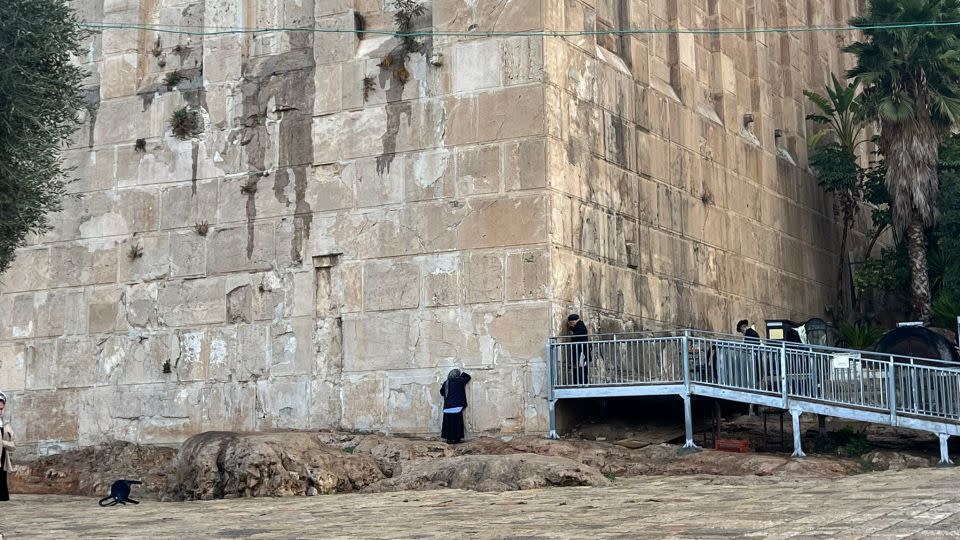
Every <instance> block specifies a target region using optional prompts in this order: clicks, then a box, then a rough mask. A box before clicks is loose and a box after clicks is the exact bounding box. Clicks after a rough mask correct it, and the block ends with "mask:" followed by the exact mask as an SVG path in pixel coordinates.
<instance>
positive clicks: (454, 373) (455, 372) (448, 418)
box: [440, 369, 470, 444]
mask: <svg viewBox="0 0 960 540" xmlns="http://www.w3.org/2000/svg"><path fill="white" fill-rule="evenodd" d="M468 382H470V374H469V373H465V372H462V371H460V370H459V369H452V370H450V373H449V374H447V380H446V381H444V382H443V384H442V385H440V395H441V396H443V426H442V427H441V428H440V437H442V438H443V439H444V440H445V441H447V442H448V443H450V444H456V443H459V442H461V441H463V431H464V425H463V410H464V409H466V408H467V383H468Z"/></svg>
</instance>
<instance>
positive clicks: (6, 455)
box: [0, 392, 17, 501]
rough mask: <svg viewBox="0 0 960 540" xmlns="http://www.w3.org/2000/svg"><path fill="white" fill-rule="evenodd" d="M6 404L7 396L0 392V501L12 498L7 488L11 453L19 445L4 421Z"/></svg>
mask: <svg viewBox="0 0 960 540" xmlns="http://www.w3.org/2000/svg"><path fill="white" fill-rule="evenodd" d="M6 405H7V396H6V394H4V393H3V392H0V433H2V434H3V435H2V436H0V442H2V445H3V449H2V451H0V501H9V500H10V492H9V491H8V490H7V473H9V472H10V453H11V452H13V451H14V450H16V449H17V445H15V444H13V434H12V433H10V428H8V427H7V426H6V425H5V424H4V421H3V410H4V409H5V408H6Z"/></svg>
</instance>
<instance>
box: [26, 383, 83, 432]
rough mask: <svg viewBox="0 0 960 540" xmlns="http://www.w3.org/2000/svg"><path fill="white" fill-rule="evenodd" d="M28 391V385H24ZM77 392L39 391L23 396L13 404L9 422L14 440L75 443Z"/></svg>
mask: <svg viewBox="0 0 960 540" xmlns="http://www.w3.org/2000/svg"><path fill="white" fill-rule="evenodd" d="M27 387H28V388H29V387H30V385H29V383H28V384H27ZM78 395H79V393H78V391H77V390H73V389H71V390H66V389H63V390H55V391H54V390H41V391H31V392H27V393H25V394H23V395H22V396H20V397H19V399H17V400H15V402H16V416H15V419H11V420H10V427H11V429H15V430H16V434H17V440H18V441H22V442H24V443H30V442H36V441H39V440H48V441H76V440H77V436H78V433H79V425H78V422H77V419H78V414H79V404H80V403H79V400H78Z"/></svg>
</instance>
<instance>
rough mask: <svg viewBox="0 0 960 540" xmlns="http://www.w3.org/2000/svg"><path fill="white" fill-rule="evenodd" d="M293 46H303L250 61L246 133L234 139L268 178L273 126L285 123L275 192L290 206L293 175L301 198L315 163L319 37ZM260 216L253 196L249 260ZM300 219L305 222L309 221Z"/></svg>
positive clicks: (295, 40) (298, 37)
mask: <svg viewBox="0 0 960 540" xmlns="http://www.w3.org/2000/svg"><path fill="white" fill-rule="evenodd" d="M291 46H292V47H301V48H295V49H294V50H291V51H289V52H286V53H283V54H278V55H271V56H265V57H257V58H250V59H248V60H247V61H246V62H244V64H243V67H242V73H243V82H242V84H241V94H242V96H243V104H242V113H241V117H240V118H239V119H237V120H236V122H235V123H236V124H238V125H242V129H241V130H240V131H239V133H238V134H237V135H235V136H234V137H233V141H237V142H239V144H240V145H241V146H244V147H245V148H244V152H245V154H246V156H247V170H248V171H249V172H250V173H251V175H259V174H262V172H263V171H265V170H266V169H267V167H268V164H267V163H266V149H267V148H268V147H269V146H270V144H269V142H270V132H269V131H268V128H267V124H268V123H269V122H272V121H273V120H274V119H278V120H280V122H279V124H278V125H279V133H278V141H277V145H278V150H279V156H278V162H277V163H276V166H277V170H276V177H275V178H274V184H273V193H274V196H275V197H276V199H277V200H278V201H279V202H281V203H283V204H287V205H289V204H290V200H289V198H288V196H287V192H286V191H287V188H288V186H289V184H290V178H289V176H290V174H293V175H294V177H295V179H294V183H295V185H300V184H302V188H301V189H300V191H298V192H297V197H302V194H303V192H304V191H305V190H306V178H307V176H308V174H307V173H308V171H309V169H310V167H311V166H312V164H313V142H312V136H311V131H312V125H313V101H314V93H315V84H314V76H315V73H316V65H315V61H314V58H313V35H312V34H310V33H308V32H303V33H296V34H292V35H291ZM237 139H239V140H237ZM233 141H231V142H233ZM271 165H272V164H271ZM304 204H305V203H304ZM296 211H297V212H298V213H299V212H301V211H302V212H304V213H305V214H309V212H310V209H309V206H306V207H305V209H304V208H302V207H301V204H300V202H298V203H297V209H296ZM256 213H257V209H256V204H255V200H254V197H253V194H249V193H248V194H247V208H246V214H247V255H248V257H250V256H252V254H253V240H254V220H255V219H256ZM304 217H305V218H306V219H309V216H304ZM300 221H303V218H301V219H300ZM308 234H309V226H308V227H307V228H305V229H303V230H301V231H300V232H299V239H298V238H297V237H298V234H297V233H296V232H295V234H294V238H293V240H292V242H293V244H294V245H293V246H291V252H292V253H293V252H296V253H298V254H299V252H300V245H301V244H300V242H302V238H303V237H304V236H305V235H308Z"/></svg>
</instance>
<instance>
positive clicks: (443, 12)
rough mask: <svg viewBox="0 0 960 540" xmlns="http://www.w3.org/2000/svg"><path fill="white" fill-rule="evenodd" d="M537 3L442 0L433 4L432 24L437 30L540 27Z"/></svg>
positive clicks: (533, 28)
mask: <svg viewBox="0 0 960 540" xmlns="http://www.w3.org/2000/svg"><path fill="white" fill-rule="evenodd" d="M540 4H541V3H540V2H518V1H516V0H514V1H512V2H498V1H496V0H479V1H471V0H443V1H439V2H436V3H435V4H434V6H433V24H434V26H435V28H437V29H438V30H455V31H463V29H464V28H475V29H476V30H477V31H481V32H487V31H500V32H517V31H521V30H536V29H539V28H541V6H540Z"/></svg>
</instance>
